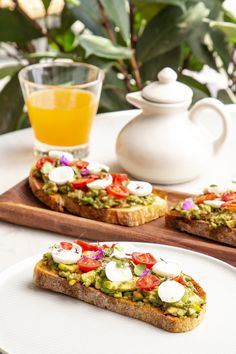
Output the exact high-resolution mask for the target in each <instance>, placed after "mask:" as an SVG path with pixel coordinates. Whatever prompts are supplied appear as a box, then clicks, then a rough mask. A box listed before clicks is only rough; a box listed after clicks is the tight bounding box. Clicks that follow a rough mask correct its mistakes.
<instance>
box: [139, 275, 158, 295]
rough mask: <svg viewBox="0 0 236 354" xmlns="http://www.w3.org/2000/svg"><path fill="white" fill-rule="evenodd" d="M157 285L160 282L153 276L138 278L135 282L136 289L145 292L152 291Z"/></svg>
mask: <svg viewBox="0 0 236 354" xmlns="http://www.w3.org/2000/svg"><path fill="white" fill-rule="evenodd" d="M159 284H160V280H159V279H158V278H157V277H156V276H155V275H145V276H144V277H140V278H139V279H138V280H137V282H136V286H137V288H139V289H141V290H146V291H149V290H152V289H154V288H155V287H156V286H157V285H159Z"/></svg>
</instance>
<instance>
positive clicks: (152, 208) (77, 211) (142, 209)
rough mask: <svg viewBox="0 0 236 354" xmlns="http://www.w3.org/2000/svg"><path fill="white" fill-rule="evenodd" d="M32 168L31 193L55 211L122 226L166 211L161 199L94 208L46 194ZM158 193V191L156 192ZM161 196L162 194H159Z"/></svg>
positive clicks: (141, 221)
mask: <svg viewBox="0 0 236 354" xmlns="http://www.w3.org/2000/svg"><path fill="white" fill-rule="evenodd" d="M34 171H35V170H34V168H32V170H31V172H30V176H29V185H30V188H31V190H32V192H33V194H34V195H35V196H36V197H37V198H38V199H39V200H40V201H41V202H42V203H44V204H46V205H47V206H48V207H50V208H51V209H53V210H55V211H60V212H63V211H65V210H67V211H69V213H71V214H74V215H78V216H81V217H83V218H88V219H93V220H99V221H103V222H107V223H110V224H118V225H124V226H138V225H142V224H145V223H146V222H149V221H152V220H154V219H157V218H159V217H160V216H164V215H165V212H166V211H167V202H166V201H165V200H164V199H163V203H160V204H153V205H148V206H136V207H130V208H123V209H121V208H110V209H96V208H94V207H93V206H90V205H79V204H78V203H76V201H74V200H73V199H71V198H69V197H68V196H67V195H61V194H59V193H53V194H50V195H47V194H45V193H44V191H43V182H42V181H40V180H39V179H38V178H36V177H35V176H34ZM156 194H157V195H158V193H156ZM161 197H162V196H161Z"/></svg>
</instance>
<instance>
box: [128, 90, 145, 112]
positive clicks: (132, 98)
mask: <svg viewBox="0 0 236 354" xmlns="http://www.w3.org/2000/svg"><path fill="white" fill-rule="evenodd" d="M126 100H127V101H128V102H129V103H131V104H132V105H133V106H135V107H137V108H141V109H144V108H145V100H144V99H143V97H142V94H141V92H140V91H137V92H131V93H128V94H127V95H126Z"/></svg>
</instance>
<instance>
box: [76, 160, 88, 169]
mask: <svg viewBox="0 0 236 354" xmlns="http://www.w3.org/2000/svg"><path fill="white" fill-rule="evenodd" d="M73 164H74V165H75V166H76V167H77V168H78V169H80V170H85V169H86V167H87V166H88V164H89V163H88V162H87V161H83V160H76V161H75V162H74V163H73Z"/></svg>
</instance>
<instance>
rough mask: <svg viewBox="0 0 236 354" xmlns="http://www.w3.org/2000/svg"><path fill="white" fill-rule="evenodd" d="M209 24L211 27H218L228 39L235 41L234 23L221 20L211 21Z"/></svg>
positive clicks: (235, 28)
mask: <svg viewBox="0 0 236 354" xmlns="http://www.w3.org/2000/svg"><path fill="white" fill-rule="evenodd" d="M210 26H211V27H212V28H216V29H219V30H220V31H222V32H223V33H224V34H225V35H226V37H227V38H228V40H229V41H230V42H232V43H236V24H235V23H231V22H223V21H211V22H210Z"/></svg>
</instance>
